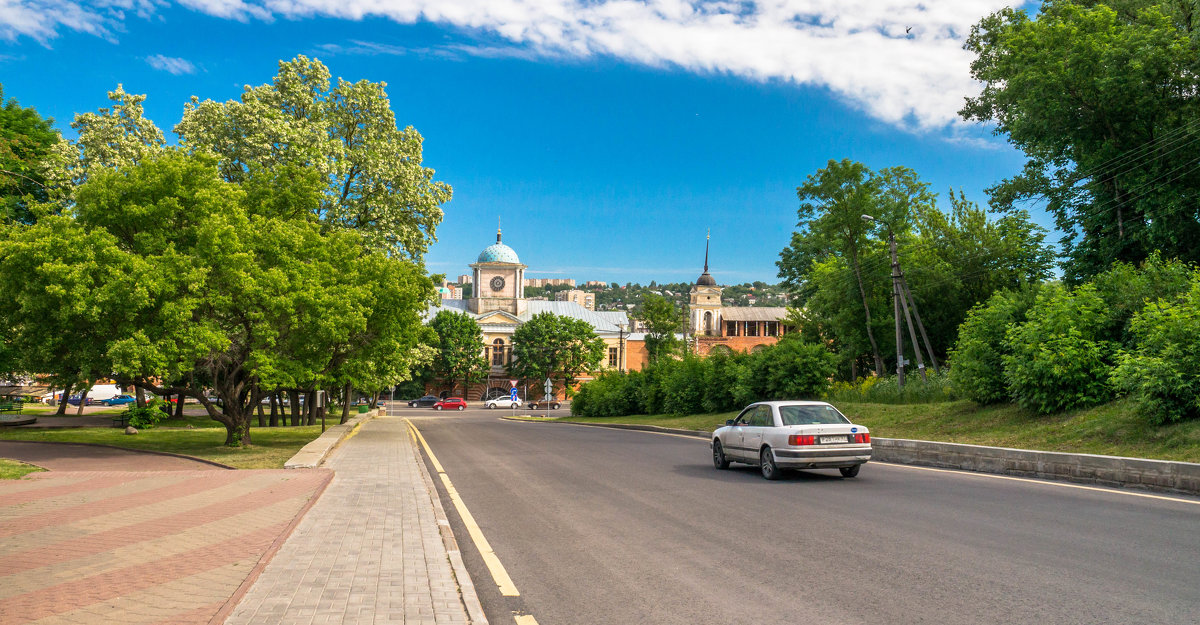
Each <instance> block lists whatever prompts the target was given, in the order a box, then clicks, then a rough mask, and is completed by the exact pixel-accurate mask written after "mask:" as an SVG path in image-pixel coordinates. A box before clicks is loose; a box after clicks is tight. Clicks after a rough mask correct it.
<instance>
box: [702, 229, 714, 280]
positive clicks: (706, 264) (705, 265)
mask: <svg viewBox="0 0 1200 625" xmlns="http://www.w3.org/2000/svg"><path fill="white" fill-rule="evenodd" d="M711 237H712V231H711V230H709V231H708V232H706V233H705V234H704V273H708V239H709V238H711Z"/></svg>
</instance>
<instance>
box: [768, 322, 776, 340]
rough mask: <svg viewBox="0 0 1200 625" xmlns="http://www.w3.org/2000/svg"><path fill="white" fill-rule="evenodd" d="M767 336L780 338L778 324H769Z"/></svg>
mask: <svg viewBox="0 0 1200 625" xmlns="http://www.w3.org/2000/svg"><path fill="white" fill-rule="evenodd" d="M767 336H779V331H778V329H777V324H776V322H774V321H768V322H767Z"/></svg>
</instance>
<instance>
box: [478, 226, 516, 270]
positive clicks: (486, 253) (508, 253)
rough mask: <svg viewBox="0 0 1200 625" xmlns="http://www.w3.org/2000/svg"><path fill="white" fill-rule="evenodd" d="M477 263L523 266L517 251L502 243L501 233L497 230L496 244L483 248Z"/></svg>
mask: <svg viewBox="0 0 1200 625" xmlns="http://www.w3.org/2000/svg"><path fill="white" fill-rule="evenodd" d="M475 262H477V263H511V264H514V265H519V264H521V259H519V258H517V252H516V250H514V249H513V248H511V247H509V246H507V245H505V244H503V243H501V242H500V231H499V230H496V242H495V243H493V244H491V245H489V246H487V247H485V248H483V251H482V252H480V253H479V258H478V259H477V260H476V261H475Z"/></svg>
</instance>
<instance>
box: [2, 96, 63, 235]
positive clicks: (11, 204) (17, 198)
mask: <svg viewBox="0 0 1200 625" xmlns="http://www.w3.org/2000/svg"><path fill="white" fill-rule="evenodd" d="M60 141H61V138H60V137H59V135H58V131H56V130H54V120H53V119H50V118H44V117H42V116H41V115H39V114H38V112H37V111H36V110H34V109H32V108H25V107H22V106H21V105H20V104H19V103H18V102H17V100H16V98H9V99H7V100H5V99H4V87H3V86H2V85H0V223H5V222H16V223H23V224H31V223H33V222H34V220H35V217H34V214H33V212H32V211H31V210H30V205H29V204H30V202H47V201H49V199H50V196H49V193H48V192H47V191H48V187H47V181H46V169H47V167H48V165H49V160H48V159H49V158H50V155H51V153H52V152H53V150H54V147H55V146H56V145H57V144H58V143H59V142H60Z"/></svg>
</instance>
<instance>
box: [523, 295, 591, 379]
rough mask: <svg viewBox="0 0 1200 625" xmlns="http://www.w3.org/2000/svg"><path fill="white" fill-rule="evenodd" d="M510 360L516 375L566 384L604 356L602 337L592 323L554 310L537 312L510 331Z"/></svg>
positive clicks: (589, 370)
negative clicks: (511, 336)
mask: <svg viewBox="0 0 1200 625" xmlns="http://www.w3.org/2000/svg"><path fill="white" fill-rule="evenodd" d="M512 340H513V361H512V363H510V364H509V367H508V368H509V372H510V373H512V375H513V376H515V377H517V378H522V379H525V380H531V381H533V382H541V381H542V380H544V379H546V378H551V379H558V380H562V382H563V384H564V385H565V386H567V387H570V386H572V385H573V384H575V382H576V381H577V379H578V378H579V376H580V375H581V374H584V373H589V372H592V371H595V370H596V367H598V366H599V365H600V361H601V360H603V358H604V340H603V339H601V338H600V337H598V336H596V331H595V330H594V329H593V328H592V326H591V324H589V323H588V322H586V321H583V320H580V319H572V318H570V317H561V316H559V315H555V314H554V313H550V312H544V313H538V314H536V315H534V316H533V317H532V318H530V320H529V321H526V322H525V323H523V324H521V325H520V326H518V327H517V329H516V331H515V332H513V339H512Z"/></svg>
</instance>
